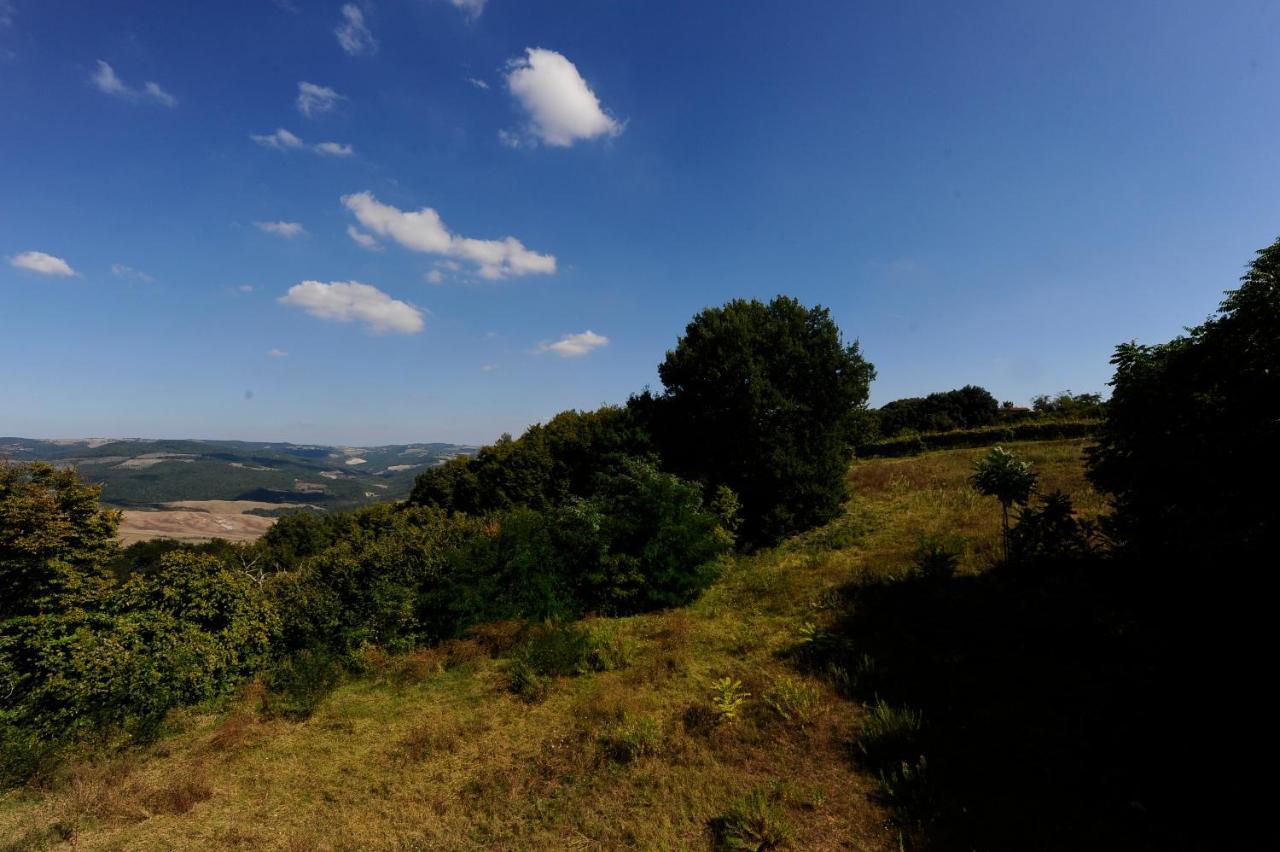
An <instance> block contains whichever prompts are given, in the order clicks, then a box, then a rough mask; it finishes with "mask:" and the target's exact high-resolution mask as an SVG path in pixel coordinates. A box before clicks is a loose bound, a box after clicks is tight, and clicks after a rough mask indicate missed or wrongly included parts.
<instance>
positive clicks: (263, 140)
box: [249, 127, 302, 151]
mask: <svg viewBox="0 0 1280 852" xmlns="http://www.w3.org/2000/svg"><path fill="white" fill-rule="evenodd" d="M249 138H250V139H252V140H253V141H254V142H257V143H258V144H259V145H261V146H262V147H264V148H275V149H276V150H277V151H286V150H288V149H290V148H301V147H302V140H301V139H299V138H298V137H297V136H294V135H293V134H292V133H290V132H289V131H287V130H285V129H284V128H283V127H280V128H277V129H276V132H275V133H268V134H265V135H259V134H257V133H250V134H249Z"/></svg>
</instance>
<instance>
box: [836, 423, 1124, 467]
mask: <svg viewBox="0 0 1280 852" xmlns="http://www.w3.org/2000/svg"><path fill="white" fill-rule="evenodd" d="M1101 422H1102V421H1100V420H1029V421H1025V422H1022V423H1002V424H999V425H996V426H982V427H980V428H977V429H955V430H953V431H950V432H925V433H923V434H906V435H898V436H897V437H894V438H886V439H885V440H883V441H872V442H871V443H868V444H864V445H862V446H861V447H858V449H857V456H858V458H872V457H874V456H912V455H915V454H917V453H923V452H928V451H929V450H951V449H956V448H958V447H986V446H990V445H991V444H999V443H1007V442H1010V441H1053V440H1058V439H1062V438H1088V437H1089V436H1091V435H1093V434H1094V432H1096V431H1097V430H1098V426H1099V425H1100V424H1101Z"/></svg>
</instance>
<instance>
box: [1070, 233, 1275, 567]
mask: <svg viewBox="0 0 1280 852" xmlns="http://www.w3.org/2000/svg"><path fill="white" fill-rule="evenodd" d="M1111 363H1112V364H1114V365H1115V368H1116V371H1115V377H1114V378H1113V379H1112V381H1111V387H1112V393H1111V400H1110V402H1109V403H1108V405H1107V418H1106V421H1105V423H1104V425H1103V426H1102V429H1101V431H1100V432H1099V434H1098V446H1097V448H1096V449H1095V450H1094V451H1093V453H1092V455H1091V460H1090V476H1091V478H1092V480H1093V482H1094V484H1095V485H1097V486H1098V487H1099V488H1100V489H1102V490H1104V491H1107V492H1110V494H1111V495H1112V498H1113V501H1114V504H1115V510H1116V511H1115V517H1114V521H1113V531H1114V532H1115V533H1116V534H1117V535H1118V536H1119V537H1120V539H1121V540H1122V541H1123V542H1124V543H1126V544H1127V545H1129V546H1130V547H1132V548H1137V549H1140V550H1146V551H1153V552H1161V553H1170V554H1181V555H1192V554H1201V555H1208V554H1207V549H1209V548H1212V550H1213V551H1214V553H1215V554H1216V555H1218V556H1223V555H1226V554H1227V553H1229V552H1235V553H1237V554H1248V553H1254V554H1256V553H1260V552H1261V551H1262V548H1263V547H1265V546H1266V545H1267V544H1268V543H1269V542H1270V543H1273V542H1274V541H1275V540H1276V536H1277V533H1278V532H1280V513H1277V512H1276V510H1275V501H1274V500H1272V499H1266V498H1260V497H1259V491H1260V488H1261V487H1262V486H1261V485H1260V483H1267V484H1270V483H1272V482H1274V481H1275V478H1276V475H1277V474H1278V473H1280V450H1278V449H1277V448H1278V447H1280V240H1277V241H1276V242H1274V243H1272V244H1271V245H1270V246H1268V247H1267V248H1265V249H1262V250H1261V251H1259V252H1258V256H1257V258H1256V259H1255V260H1254V261H1253V263H1252V265H1251V266H1250V267H1249V270H1248V272H1247V273H1246V274H1245V276H1244V277H1243V279H1242V282H1241V285H1240V287H1239V288H1238V289H1236V290H1231V291H1228V292H1227V296H1226V299H1225V300H1224V301H1223V302H1222V305H1221V307H1220V308H1219V310H1218V313H1217V315H1216V316H1213V317H1210V318H1209V319H1207V320H1206V321H1205V322H1204V323H1203V324H1201V325H1198V326H1196V327H1194V328H1191V329H1188V330H1187V333H1186V334H1184V335H1180V336H1178V337H1176V338H1174V339H1173V340H1171V341H1169V342H1168V343H1162V344H1157V345H1154V346H1147V345H1141V344H1138V343H1126V344H1123V345H1121V346H1120V347H1118V348H1117V349H1116V353H1115V355H1114V356H1113V357H1112V359H1111ZM1210 529H1212V530H1215V534H1214V535H1212V536H1209V535H1206V533H1205V531H1206V530H1210ZM1210 542H1212V543H1211V544H1210Z"/></svg>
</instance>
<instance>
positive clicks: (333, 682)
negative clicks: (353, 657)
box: [263, 650, 342, 720]
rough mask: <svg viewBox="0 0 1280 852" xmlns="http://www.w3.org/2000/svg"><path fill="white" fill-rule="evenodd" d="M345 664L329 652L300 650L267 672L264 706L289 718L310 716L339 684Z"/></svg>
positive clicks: (275, 713)
mask: <svg viewBox="0 0 1280 852" xmlns="http://www.w3.org/2000/svg"><path fill="white" fill-rule="evenodd" d="M341 679H342V666H341V665H340V664H339V662H338V660H337V658H335V657H334V656H333V655H332V654H330V653H327V652H325V651H311V650H306V651H300V652H298V653H297V654H294V655H293V656H292V657H289V658H288V659H285V660H282V661H281V662H279V663H277V664H276V665H275V667H274V668H273V669H272V670H271V672H270V673H269V674H268V675H267V679H266V686H267V692H266V695H265V696H264V698H263V709H264V710H266V711H267V712H268V713H270V714H271V715H273V716H281V717H283V718H285V719H295V720H301V719H308V718H310V717H311V714H313V713H314V712H315V711H316V710H317V709H318V708H319V707H320V704H321V703H322V702H323V701H324V699H325V698H326V697H328V695H329V693H331V692H333V690H334V688H336V687H337V685H338V681H340V680H341Z"/></svg>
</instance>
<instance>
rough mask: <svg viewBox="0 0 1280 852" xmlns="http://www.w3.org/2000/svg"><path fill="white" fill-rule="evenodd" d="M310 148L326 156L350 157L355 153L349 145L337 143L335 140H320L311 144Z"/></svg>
mask: <svg viewBox="0 0 1280 852" xmlns="http://www.w3.org/2000/svg"><path fill="white" fill-rule="evenodd" d="M311 150H313V151H315V152H316V153H317V154H321V155H324V156H326V157H350V156H351V155H352V154H354V153H355V151H354V150H353V149H352V148H351V146H350V145H339V144H338V143H337V142H321V143H319V144H317V145H312V146H311Z"/></svg>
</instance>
